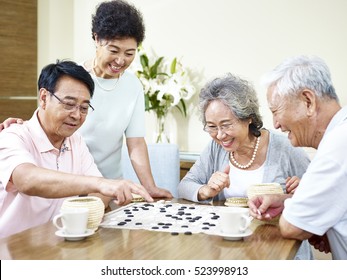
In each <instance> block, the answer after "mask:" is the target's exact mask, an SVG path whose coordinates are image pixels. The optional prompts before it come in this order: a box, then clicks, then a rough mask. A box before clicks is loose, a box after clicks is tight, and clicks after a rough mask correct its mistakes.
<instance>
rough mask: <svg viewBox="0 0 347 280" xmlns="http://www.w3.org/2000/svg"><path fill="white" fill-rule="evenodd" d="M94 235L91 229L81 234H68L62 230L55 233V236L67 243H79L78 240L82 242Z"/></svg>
mask: <svg viewBox="0 0 347 280" xmlns="http://www.w3.org/2000/svg"><path fill="white" fill-rule="evenodd" d="M94 233H95V231H94V230H91V229H87V231H86V232H85V233H83V234H68V233H65V232H64V231H63V230H58V231H56V232H55V235H56V236H59V237H64V238H65V240H68V241H79V240H83V239H84V238H86V237H87V236H90V235H93V234H94Z"/></svg>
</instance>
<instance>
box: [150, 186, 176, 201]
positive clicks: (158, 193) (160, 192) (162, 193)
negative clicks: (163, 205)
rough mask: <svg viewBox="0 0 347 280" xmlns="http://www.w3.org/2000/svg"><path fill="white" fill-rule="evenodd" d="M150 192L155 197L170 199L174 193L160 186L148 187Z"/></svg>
mask: <svg viewBox="0 0 347 280" xmlns="http://www.w3.org/2000/svg"><path fill="white" fill-rule="evenodd" d="M148 193H149V194H150V195H151V196H152V197H153V198H169V199H171V198H173V195H172V194H171V192H169V191H168V190H166V189H163V188H159V187H155V188H151V189H148Z"/></svg>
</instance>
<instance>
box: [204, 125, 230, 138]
mask: <svg viewBox="0 0 347 280" xmlns="http://www.w3.org/2000/svg"><path fill="white" fill-rule="evenodd" d="M234 125H235V124H234V123H227V124H222V125H216V126H214V128H215V129H214V130H211V127H208V126H207V124H205V125H204V128H203V130H204V131H205V132H207V133H209V134H211V135H216V134H218V132H219V131H221V132H222V133H226V132H227V131H229V130H231V129H232V128H233V127H234Z"/></svg>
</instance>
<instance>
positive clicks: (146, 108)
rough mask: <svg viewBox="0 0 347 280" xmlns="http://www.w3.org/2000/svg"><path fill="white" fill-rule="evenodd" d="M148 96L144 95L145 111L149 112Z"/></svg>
mask: <svg viewBox="0 0 347 280" xmlns="http://www.w3.org/2000/svg"><path fill="white" fill-rule="evenodd" d="M149 109H150V108H149V96H148V94H145V111H149Z"/></svg>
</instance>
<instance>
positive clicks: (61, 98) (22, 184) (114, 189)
mask: <svg viewBox="0 0 347 280" xmlns="http://www.w3.org/2000/svg"><path fill="white" fill-rule="evenodd" d="M38 90H39V94H38V98H39V108H38V109H37V110H36V111H35V112H34V114H33V116H32V118H31V119H30V120H29V121H27V122H24V124H22V125H17V124H14V125H11V127H9V128H7V129H4V130H3V131H2V132H1V133H0V170H1V172H0V206H1V207H0V237H5V236H8V235H11V234H14V233H17V232H20V231H22V230H25V229H27V228H30V227H33V226H37V225H40V224H42V223H45V222H48V221H49V220H51V219H52V218H53V217H54V216H55V215H56V214H57V213H58V212H59V210H60V207H61V205H62V203H63V200H64V199H65V198H66V197H71V196H77V195H89V194H94V195H96V196H99V197H100V198H101V199H102V200H103V202H104V203H105V207H106V206H107V205H108V203H109V202H110V200H112V199H113V200H114V201H115V202H116V203H117V204H119V205H123V204H126V203H129V202H130V201H131V199H132V193H135V194H138V195H141V196H142V197H144V198H145V199H146V200H148V201H153V200H152V198H151V197H150V195H149V194H148V192H147V191H146V190H145V188H144V187H143V186H141V185H138V184H135V183H133V182H130V181H126V180H109V179H105V178H103V177H102V175H101V173H100V172H99V170H98V168H97V167H96V165H95V163H94V160H93V157H92V156H91V154H90V153H89V151H88V148H87V146H86V144H85V143H84V141H83V140H82V138H81V136H80V135H79V134H78V133H75V132H76V130H77V129H78V128H80V127H81V125H82V124H83V123H84V121H85V119H86V117H87V115H88V113H91V111H93V110H94V108H93V107H92V105H91V104H90V99H91V97H92V96H93V91H94V82H93V80H92V78H91V76H90V75H89V73H88V72H87V71H86V70H85V69H84V68H83V67H81V66H79V65H77V64H75V63H74V62H72V61H58V62H57V63H55V64H49V65H47V66H46V67H44V68H43V70H42V72H41V74H40V77H39V81H38ZM101 144H102V143H101Z"/></svg>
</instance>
